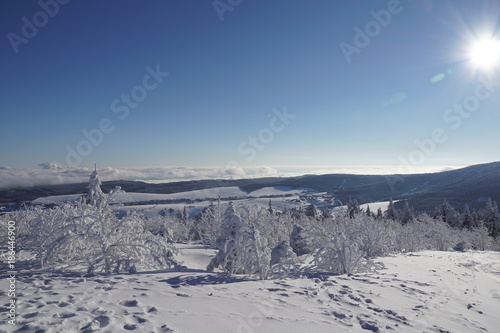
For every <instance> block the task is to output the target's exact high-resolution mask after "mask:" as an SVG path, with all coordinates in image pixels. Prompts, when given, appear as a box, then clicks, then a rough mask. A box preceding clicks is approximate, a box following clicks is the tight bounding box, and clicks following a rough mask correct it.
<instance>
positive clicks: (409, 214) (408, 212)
mask: <svg viewBox="0 0 500 333" xmlns="http://www.w3.org/2000/svg"><path fill="white" fill-rule="evenodd" d="M414 218H415V212H414V211H413V209H412V208H411V207H410V204H409V203H408V200H406V201H405V205H404V207H403V210H402V211H401V212H400V213H399V220H400V222H401V224H406V223H410V222H412V221H413V219H414Z"/></svg>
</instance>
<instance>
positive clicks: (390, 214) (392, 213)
mask: <svg viewBox="0 0 500 333" xmlns="http://www.w3.org/2000/svg"><path fill="white" fill-rule="evenodd" d="M385 216H386V217H387V218H388V219H391V220H394V221H398V220H399V214H398V211H397V210H396V208H395V207H394V202H393V201H392V199H391V200H390V201H389V206H387V211H386V212H385Z"/></svg>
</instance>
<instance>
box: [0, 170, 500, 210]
mask: <svg viewBox="0 0 500 333" xmlns="http://www.w3.org/2000/svg"><path fill="white" fill-rule="evenodd" d="M115 186H121V187H122V189H123V190H125V191H127V192H139V193H163V194H169V193H176V192H185V191H192V190H201V189H209V188H214V187H225V186H239V187H241V188H242V189H244V190H246V191H248V192H251V191H254V190H257V189H260V188H263V187H273V186H288V187H292V188H310V189H313V190H316V191H318V192H328V193H329V194H332V195H333V196H334V197H335V198H336V199H338V200H340V201H342V202H347V201H348V200H349V199H356V200H358V202H359V203H367V202H376V201H386V200H389V199H391V198H392V199H394V200H402V201H400V204H402V202H404V200H409V201H410V205H411V206H413V207H414V208H415V209H416V210H418V211H428V212H432V211H433V209H434V207H435V206H436V205H438V204H440V203H441V202H442V201H443V199H445V198H446V200H447V201H448V202H450V203H451V204H452V205H453V206H455V207H456V208H457V209H459V210H462V209H463V207H464V205H465V204H466V203H468V204H469V205H470V206H471V208H481V207H483V206H484V202H485V201H486V199H487V198H488V197H491V198H492V199H493V200H494V201H496V202H498V203H500V162H494V163H488V164H480V165H474V166H470V167H466V168H463V169H457V170H452V171H445V172H438V173H429V174H413V175H390V176H380V175H349V174H332V175H305V176H300V177H290V178H281V177H273V178H258V179H239V180H197V181H183V182H174V183H163V184H149V183H145V182H136V181H123V180H120V181H111V182H104V183H103V185H102V188H103V190H104V191H105V192H106V191H109V190H110V189H112V188H114V187H115ZM86 191H87V184H86V183H81V184H67V185H51V186H37V187H32V188H21V189H12V190H4V191H0V202H19V201H31V200H34V199H36V198H39V197H46V196H54V195H65V194H74V193H85V192H86Z"/></svg>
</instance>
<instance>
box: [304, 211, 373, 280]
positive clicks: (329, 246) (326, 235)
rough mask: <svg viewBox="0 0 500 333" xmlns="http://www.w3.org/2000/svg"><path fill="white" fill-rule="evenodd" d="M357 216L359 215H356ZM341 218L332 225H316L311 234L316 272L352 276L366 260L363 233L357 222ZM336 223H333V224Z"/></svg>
mask: <svg viewBox="0 0 500 333" xmlns="http://www.w3.org/2000/svg"><path fill="white" fill-rule="evenodd" d="M355 216H356V215H355ZM355 216H354V217H353V219H350V218H349V216H348V215H344V214H342V215H338V216H337V217H336V218H335V219H334V220H333V221H331V220H330V221H325V223H323V224H319V223H318V224H316V225H315V226H314V227H313V228H310V230H308V234H309V238H310V239H311V245H310V246H311V248H313V249H314V251H313V252H312V256H313V260H312V266H313V268H314V269H319V270H324V271H329V272H334V273H340V274H344V273H345V274H351V273H352V272H354V271H355V269H356V266H357V265H358V263H359V262H360V260H361V259H362V258H363V255H364V252H363V250H362V248H361V247H362V246H361V230H360V228H359V225H358V224H357V223H352V221H353V220H354V219H355ZM332 222H333V223H332Z"/></svg>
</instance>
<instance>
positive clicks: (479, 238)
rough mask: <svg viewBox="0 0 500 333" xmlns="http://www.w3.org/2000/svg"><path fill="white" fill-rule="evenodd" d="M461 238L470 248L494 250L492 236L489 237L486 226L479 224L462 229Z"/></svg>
mask: <svg viewBox="0 0 500 333" xmlns="http://www.w3.org/2000/svg"><path fill="white" fill-rule="evenodd" d="M461 238H462V239H464V240H465V241H467V242H469V243H470V244H471V247H472V249H474V250H478V251H487V250H494V249H493V248H492V245H493V244H492V241H493V238H492V237H490V235H489V231H488V228H487V227H485V226H480V227H477V228H473V229H471V230H470V231H469V230H462V237H461Z"/></svg>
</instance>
